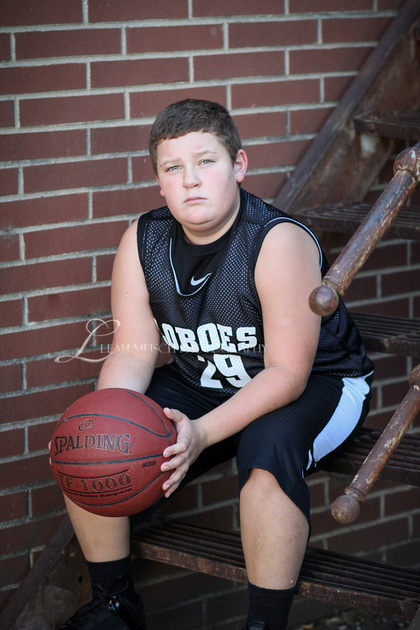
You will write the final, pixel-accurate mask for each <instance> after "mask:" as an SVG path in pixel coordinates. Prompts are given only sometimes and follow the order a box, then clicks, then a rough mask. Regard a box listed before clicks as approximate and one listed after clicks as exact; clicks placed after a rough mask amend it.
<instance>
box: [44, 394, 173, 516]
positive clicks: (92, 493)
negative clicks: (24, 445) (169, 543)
mask: <svg viewBox="0 0 420 630" xmlns="http://www.w3.org/2000/svg"><path fill="white" fill-rule="evenodd" d="M175 441H176V433H175V427H174V424H173V423H172V422H171V420H169V419H168V418H167V417H166V416H165V414H164V413H163V411H162V409H161V408H160V407H159V405H157V404H156V403H155V402H154V401H153V400H151V399H150V398H148V397H147V396H143V395H142V394H139V393H138V392H134V391H131V390H128V389H120V388H113V389H101V390H99V391H96V392H92V393H90V394H87V395H86V396H83V397H82V398H80V399H79V400H77V401H76V402H74V403H73V404H72V405H70V407H69V408H68V409H66V411H65V412H64V414H63V415H62V416H61V418H60V420H59V422H58V423H57V426H56V428H55V431H54V434H53V437H52V440H51V447H50V453H51V466H52V470H53V473H54V477H55V478H56V480H57V483H58V485H59V486H60V487H61V489H62V490H63V492H64V494H65V495H66V496H67V497H68V498H69V499H71V500H72V501H73V502H74V503H76V504H77V505H79V506H80V507H82V508H84V509H85V510H88V511H89V512H93V513H94V514H99V515H101V516H129V515H130V514H135V513H137V512H141V511H142V510H145V509H147V508H148V507H150V506H151V505H153V504H154V503H155V502H156V501H157V500H158V499H160V498H161V497H162V496H163V491H162V484H163V483H164V482H165V480H166V479H167V478H168V477H169V473H162V472H161V470H160V467H161V464H162V463H163V462H164V461H165V458H164V457H163V455H162V453H163V451H164V450H165V448H166V447H167V446H170V445H171V444H173V443H174V442H175Z"/></svg>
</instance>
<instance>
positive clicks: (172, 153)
mask: <svg viewBox="0 0 420 630" xmlns="http://www.w3.org/2000/svg"><path fill="white" fill-rule="evenodd" d="M247 165H248V160H247V156H246V153H245V152H244V151H243V150H242V149H241V150H240V151H238V155H237V157H236V161H235V163H234V164H232V161H231V159H230V157H229V154H228V152H227V150H226V148H225V147H224V145H223V144H222V143H221V142H220V141H219V139H218V138H217V136H215V135H213V134H211V133H203V132H192V133H188V134H186V135H185V136H181V137H180V138H171V139H169V140H163V141H162V142H161V143H160V144H159V146H158V149H157V181H158V184H159V186H160V189H161V190H160V194H161V195H162V196H163V197H165V199H166V203H167V205H168V207H169V209H170V211H171V213H172V214H173V216H174V217H175V218H176V219H177V220H178V221H179V222H180V223H181V225H182V226H183V228H184V232H185V234H186V236H187V238H188V239H189V240H190V241H191V242H193V243H208V242H211V241H214V240H216V239H217V238H219V237H220V236H222V234H224V233H225V232H226V231H227V230H228V229H229V227H230V226H231V225H232V223H233V222H234V220H235V217H236V215H237V212H238V210H239V205H240V192H239V186H238V184H239V183H240V182H242V181H243V179H244V177H245V173H246V169H247Z"/></svg>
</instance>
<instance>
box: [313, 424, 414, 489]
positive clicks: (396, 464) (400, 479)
mask: <svg viewBox="0 0 420 630" xmlns="http://www.w3.org/2000/svg"><path fill="white" fill-rule="evenodd" d="M380 435H381V430H380V429H372V428H370V427H362V429H361V431H360V433H359V435H358V436H357V437H356V438H355V440H353V442H352V443H351V444H350V446H348V447H347V448H346V450H345V451H344V452H343V453H342V454H341V455H339V456H338V457H335V458H334V459H333V460H331V461H329V462H328V463H325V464H324V465H323V466H322V469H323V470H328V471H330V472H339V473H343V474H348V475H355V474H356V473H357V472H358V471H359V469H360V466H361V465H362V464H363V462H364V461H365V459H366V457H367V456H368V455H369V453H370V451H371V450H372V448H373V447H374V445H375V444H376V442H377V440H378V438H379V436H380ZM379 478H380V479H384V480H386V481H391V482H394V483H404V484H407V485H411V486H420V435H416V434H413V435H410V434H406V435H405V436H404V437H403V438H402V440H401V442H400V443H399V445H398V447H397V448H396V450H395V451H394V453H393V454H392V455H391V456H390V458H389V459H388V461H387V463H386V466H385V468H384V469H383V471H382V473H381V475H380V477H379Z"/></svg>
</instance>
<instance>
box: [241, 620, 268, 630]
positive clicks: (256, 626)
mask: <svg viewBox="0 0 420 630" xmlns="http://www.w3.org/2000/svg"><path fill="white" fill-rule="evenodd" d="M244 630H269V628H268V626H267V624H266V623H265V621H248V623H247V625H246V626H245V628H244Z"/></svg>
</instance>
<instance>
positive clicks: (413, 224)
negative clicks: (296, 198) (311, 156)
mask: <svg viewBox="0 0 420 630" xmlns="http://www.w3.org/2000/svg"><path fill="white" fill-rule="evenodd" d="M372 205H373V204H371V203H366V202H343V203H335V204H327V205H325V206H322V207H318V206H314V207H312V208H303V209H301V210H297V211H296V212H295V213H294V214H293V216H294V217H295V218H296V219H298V220H299V221H302V223H304V224H305V225H307V226H308V227H310V228H312V229H316V230H323V231H326V232H335V233H338V234H354V232H355V231H356V230H357V228H358V227H359V225H360V224H361V222H362V221H363V219H364V218H365V217H366V215H367V214H368V212H369V211H370V210H371V208H372ZM384 238H403V239H410V240H420V208H419V207H417V206H405V207H404V208H403V209H402V210H401V212H400V213H399V214H398V216H397V217H396V218H395V220H394V221H393V222H392V224H391V226H390V227H389V229H388V231H387V232H386V235H385V237H384Z"/></svg>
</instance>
